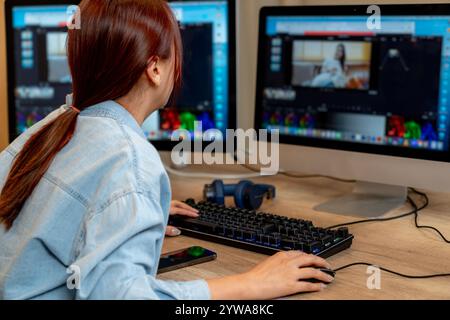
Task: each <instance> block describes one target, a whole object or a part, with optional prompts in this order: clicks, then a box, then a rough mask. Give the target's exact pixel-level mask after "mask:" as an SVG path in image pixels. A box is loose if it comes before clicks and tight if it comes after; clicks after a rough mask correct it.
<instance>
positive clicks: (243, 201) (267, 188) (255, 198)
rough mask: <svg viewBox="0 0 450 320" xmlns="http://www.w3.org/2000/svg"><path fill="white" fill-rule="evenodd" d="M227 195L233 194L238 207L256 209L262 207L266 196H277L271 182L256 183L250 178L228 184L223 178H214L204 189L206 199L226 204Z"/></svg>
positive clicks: (268, 197)
mask: <svg viewBox="0 0 450 320" xmlns="http://www.w3.org/2000/svg"><path fill="white" fill-rule="evenodd" d="M226 196H233V197H234V202H235V204H236V207H238V208H241V209H249V210H256V209H259V207H261V205H262V203H263V200H264V198H267V199H273V198H275V187H274V186H272V185H269V184H254V183H253V182H251V181H248V180H243V181H241V182H239V183H238V184H228V185H227V184H224V183H223V181H222V180H214V181H213V183H212V184H207V185H205V188H204V189H203V197H204V200H205V201H209V202H214V203H217V204H221V205H224V204H225V197H226Z"/></svg>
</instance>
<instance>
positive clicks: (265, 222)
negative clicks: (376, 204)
mask: <svg viewBox="0 0 450 320" xmlns="http://www.w3.org/2000/svg"><path fill="white" fill-rule="evenodd" d="M185 202H186V203H187V204H189V205H190V206H192V207H194V208H196V209H198V210H199V212H200V213H199V214H200V216H199V218H195V219H193V218H186V217H181V216H172V217H171V218H170V221H169V223H170V225H172V226H174V227H177V228H179V229H180V230H181V231H182V233H183V234H184V235H186V236H191V237H194V238H199V239H203V240H208V241H212V242H217V243H221V244H225V245H229V246H233V247H237V248H241V249H246V250H249V251H255V252H259V253H264V254H274V253H276V252H278V251H284V250H300V251H303V252H305V253H311V254H315V255H318V256H320V257H323V258H327V257H329V256H331V255H334V254H336V253H338V252H340V251H342V250H345V249H347V248H349V247H350V246H351V244H352V240H353V235H352V234H350V233H349V231H348V229H347V228H340V229H337V230H329V229H323V228H318V227H315V226H314V225H313V223H312V222H311V221H307V220H302V219H294V218H288V217H283V216H278V215H274V214H269V213H264V212H256V211H252V210H247V209H239V208H227V207H224V206H221V205H218V204H215V203H210V202H199V203H195V201H194V200H192V199H188V200H186V201H185Z"/></svg>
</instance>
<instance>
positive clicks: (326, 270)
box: [301, 268, 336, 284]
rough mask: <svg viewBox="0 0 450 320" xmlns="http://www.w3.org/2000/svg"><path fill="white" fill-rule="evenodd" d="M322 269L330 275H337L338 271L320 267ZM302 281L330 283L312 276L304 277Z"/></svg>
mask: <svg viewBox="0 0 450 320" xmlns="http://www.w3.org/2000/svg"><path fill="white" fill-rule="evenodd" d="M319 270H320V271H322V272H323V273H326V274H328V275H329V276H332V277H333V278H334V277H335V276H336V272H334V271H333V270H330V269H325V268H320V269H319ZM301 281H306V282H310V283H324V284H328V283H327V282H323V281H321V280H319V279H316V278H312V279H302V280H301Z"/></svg>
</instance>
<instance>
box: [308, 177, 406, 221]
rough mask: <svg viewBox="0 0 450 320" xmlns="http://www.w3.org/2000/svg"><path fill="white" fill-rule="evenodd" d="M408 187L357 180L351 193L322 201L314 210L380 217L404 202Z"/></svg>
mask: <svg viewBox="0 0 450 320" xmlns="http://www.w3.org/2000/svg"><path fill="white" fill-rule="evenodd" d="M407 195H408V188H406V187H400V186H392V185H384V184H378V183H371V182H364V181H358V182H356V185H355V188H354V189H353V193H351V194H347V195H345V196H343V197H340V198H336V199H333V200H331V201H328V202H325V203H322V204H320V205H318V206H316V207H315V208H314V210H317V211H322V212H329V213H334V214H339V215H345V216H356V217H364V218H376V217H380V216H382V215H384V214H386V213H388V212H389V211H391V210H394V209H396V208H399V207H401V206H402V205H404V204H405V201H406V199H407Z"/></svg>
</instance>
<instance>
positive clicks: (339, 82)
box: [311, 43, 347, 88]
mask: <svg viewBox="0 0 450 320" xmlns="http://www.w3.org/2000/svg"><path fill="white" fill-rule="evenodd" d="M346 69H347V67H346V51H345V46H344V44H342V43H340V44H338V45H337V46H336V52H335V54H334V57H333V58H328V59H325V61H324V62H323V64H322V67H321V70H320V74H319V75H317V76H316V77H315V78H314V79H313V81H312V84H311V85H312V86H313V87H320V88H345V86H346V83H347V78H346V75H345V72H346Z"/></svg>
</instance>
